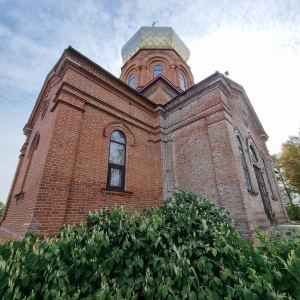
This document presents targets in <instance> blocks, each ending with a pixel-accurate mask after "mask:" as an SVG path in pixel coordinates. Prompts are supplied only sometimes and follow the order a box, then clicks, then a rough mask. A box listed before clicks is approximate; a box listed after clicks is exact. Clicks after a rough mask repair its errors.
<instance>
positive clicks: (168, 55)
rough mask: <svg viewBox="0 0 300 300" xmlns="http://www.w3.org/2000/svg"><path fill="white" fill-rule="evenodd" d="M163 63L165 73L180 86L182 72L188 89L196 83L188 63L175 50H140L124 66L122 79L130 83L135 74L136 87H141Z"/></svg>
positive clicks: (165, 75)
mask: <svg viewBox="0 0 300 300" xmlns="http://www.w3.org/2000/svg"><path fill="white" fill-rule="evenodd" d="M155 65H161V66H162V68H163V75H164V77H166V78H167V79H168V80H169V81H171V82H172V83H173V84H174V85H175V86H177V87H179V88H180V72H181V73H182V74H183V75H184V78H185V84H186V89H188V88H190V87H191V86H193V85H194V78H193V74H192V73H191V70H190V67H189V66H188V64H187V63H186V62H185V61H184V60H183V59H182V58H181V57H180V56H179V55H178V54H177V53H176V52H175V51H174V50H154V51H153V50H140V51H139V52H138V53H137V54H135V55H134V56H133V57H132V58H131V59H130V60H129V61H128V62H127V63H126V64H125V65H124V66H123V67H122V73H121V76H120V79H121V80H122V81H124V82H125V83H127V84H128V82H129V76H130V75H131V74H132V73H133V74H134V75H135V86H134V88H141V87H143V86H145V85H146V84H147V83H148V82H149V81H150V80H152V79H153V67H154V66H155Z"/></svg>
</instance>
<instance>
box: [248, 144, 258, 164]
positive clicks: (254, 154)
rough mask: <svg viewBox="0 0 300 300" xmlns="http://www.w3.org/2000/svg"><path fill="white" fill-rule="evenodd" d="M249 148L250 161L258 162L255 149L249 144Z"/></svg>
mask: <svg viewBox="0 0 300 300" xmlns="http://www.w3.org/2000/svg"><path fill="white" fill-rule="evenodd" d="M249 150H250V156H251V159H252V161H253V162H255V163H258V159H257V156H256V153H255V150H254V149H253V146H252V145H250V147H249Z"/></svg>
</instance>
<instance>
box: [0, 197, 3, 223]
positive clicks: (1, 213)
mask: <svg viewBox="0 0 300 300" xmlns="http://www.w3.org/2000/svg"><path fill="white" fill-rule="evenodd" d="M3 211H4V204H3V203H2V202H1V201H0V220H1V218H2V215H3Z"/></svg>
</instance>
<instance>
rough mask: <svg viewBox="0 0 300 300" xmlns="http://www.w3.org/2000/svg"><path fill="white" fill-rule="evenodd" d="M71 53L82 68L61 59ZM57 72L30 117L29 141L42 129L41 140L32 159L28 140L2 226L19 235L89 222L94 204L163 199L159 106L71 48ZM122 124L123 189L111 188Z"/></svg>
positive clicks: (146, 202)
mask: <svg viewBox="0 0 300 300" xmlns="http://www.w3.org/2000/svg"><path fill="white" fill-rule="evenodd" d="M66 56H68V57H70V58H71V59H72V60H77V62H78V63H80V67H78V65H76V64H74V63H72V62H71V63H70V62H69V61H68V62H67V63H66V62H63V61H64V58H65V57H66ZM55 71H56V72H57V74H58V75H59V77H57V76H55V78H53V79H52V80H53V83H52V85H51V84H50V86H51V88H50V90H49V91H47V93H45V94H47V96H43V95H42V96H41V97H40V99H39V100H38V104H37V105H36V106H35V109H34V112H33V114H32V116H31V118H30V121H29V123H30V124H31V126H32V134H31V136H30V137H29V145H30V142H31V140H32V138H33V136H34V133H35V132H37V131H39V132H40V137H41V138H40V143H39V147H38V149H37V150H35V151H34V153H33V156H32V159H31V161H30V159H27V156H26V155H27V152H28V149H29V146H28V147H27V150H26V153H25V156H24V157H23V158H22V159H23V162H22V164H21V166H20V171H19V173H18V176H17V177H16V181H15V184H14V185H13V190H12V193H11V196H10V200H9V205H8V209H7V214H6V217H5V218H4V220H3V222H2V224H1V227H2V228H10V229H13V230H15V231H16V232H15V235H16V236H17V235H19V236H22V235H24V233H25V231H27V230H29V231H31V232H37V233H39V234H40V235H42V236H43V235H46V234H48V235H49V234H50V235H52V234H55V233H57V232H58V229H59V228H60V227H61V226H62V225H63V224H64V223H69V222H70V223H79V222H81V221H84V220H85V216H86V214H87V213H88V212H89V211H93V210H96V209H100V208H103V207H108V208H113V207H114V206H115V205H133V206H134V207H136V208H138V209H140V210H142V209H143V208H148V207H151V206H153V205H160V204H161V203H162V201H163V188H162V158H161V157H162V156H161V146H160V142H159V141H160V134H159V132H156V129H157V127H158V126H159V122H160V120H159V115H158V114H157V113H155V111H154V108H155V106H154V105H153V104H152V103H151V102H149V101H147V100H146V99H144V98H143V96H140V95H138V94H137V93H136V92H134V91H131V90H130V89H129V88H128V87H126V86H124V85H122V84H121V83H120V82H119V81H118V80H117V79H114V78H113V76H107V74H106V73H105V72H102V70H101V69H99V68H97V66H93V65H90V64H88V63H87V62H86V61H85V60H83V59H80V58H78V57H77V56H76V55H74V54H73V53H69V52H68V51H66V52H65V54H64V55H63V57H62V60H61V63H59V64H58V66H57V69H56V70H55ZM45 85H46V86H49V83H48V82H47V81H46V83H45ZM44 89H45V90H46V88H44ZM48 98H49V99H50V102H49V107H48V110H47V112H46V114H43V113H42V111H43V107H44V106H43V105H42V103H44V102H45V100H46V99H48ZM42 115H43V117H42ZM117 129H118V130H121V131H123V133H124V135H125V137H126V139H127V152H126V184H125V191H123V192H120V191H111V190H109V191H108V190H106V180H107V169H108V152H109V143H110V134H111V132H112V131H113V130H117ZM29 162H30V167H29V168H27V166H28V164H29ZM27 169H28V174H27V175H26V176H25V174H26V171H27ZM25 177H26V180H25V183H24V184H23V187H22V182H24V178H25ZM20 190H22V191H23V192H24V197H23V199H22V200H21V201H19V202H17V201H16V200H15V199H14V195H16V194H17V193H19V192H20ZM2 233H3V234H1V230H0V235H3V236H4V235H5V233H4V231H3V230H2ZM12 234H13V233H12ZM6 235H7V234H6Z"/></svg>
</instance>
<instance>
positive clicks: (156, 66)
mask: <svg viewBox="0 0 300 300" xmlns="http://www.w3.org/2000/svg"><path fill="white" fill-rule="evenodd" d="M155 68H156V69H157V68H159V70H155ZM157 72H159V73H157ZM156 73H157V74H156ZM155 74H156V75H155ZM159 74H163V67H162V65H155V66H154V67H153V78H155V77H157V76H158V75H159Z"/></svg>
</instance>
